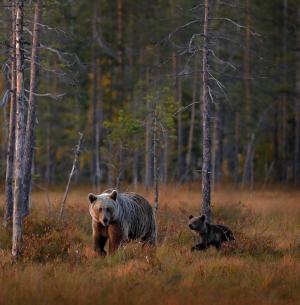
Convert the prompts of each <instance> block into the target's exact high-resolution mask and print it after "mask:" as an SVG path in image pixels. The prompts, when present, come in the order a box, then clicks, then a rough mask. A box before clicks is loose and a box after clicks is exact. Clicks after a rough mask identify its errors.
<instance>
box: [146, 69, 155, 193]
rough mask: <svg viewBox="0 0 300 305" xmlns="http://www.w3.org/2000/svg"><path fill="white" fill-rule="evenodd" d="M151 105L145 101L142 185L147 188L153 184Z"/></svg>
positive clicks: (147, 86) (147, 79)
mask: <svg viewBox="0 0 300 305" xmlns="http://www.w3.org/2000/svg"><path fill="white" fill-rule="evenodd" d="M145 91H146V93H148V91H149V69H148V68H147V71H146V88H145ZM151 119H152V118H151V105H150V103H149V101H147V117H146V133H145V181H144V185H145V187H146V188H149V187H151V186H152V184H153V170H152V160H153V158H152V156H153V151H152V130H151V126H152V123H151Z"/></svg>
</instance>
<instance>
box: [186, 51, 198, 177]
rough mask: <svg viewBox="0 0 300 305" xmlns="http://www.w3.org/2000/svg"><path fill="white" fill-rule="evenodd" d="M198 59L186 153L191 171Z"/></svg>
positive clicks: (188, 167) (195, 69)
mask: <svg viewBox="0 0 300 305" xmlns="http://www.w3.org/2000/svg"><path fill="white" fill-rule="evenodd" d="M197 61H198V58H197V57H196V59H195V65H194V77H193V88H192V108H191V119H190V129H189V139H188V150H187V154H186V167H187V171H190V166H191V161H192V149H193V140H194V129H195V114H196V98H197V83H198V78H197V76H198V71H197V69H198V65H197Z"/></svg>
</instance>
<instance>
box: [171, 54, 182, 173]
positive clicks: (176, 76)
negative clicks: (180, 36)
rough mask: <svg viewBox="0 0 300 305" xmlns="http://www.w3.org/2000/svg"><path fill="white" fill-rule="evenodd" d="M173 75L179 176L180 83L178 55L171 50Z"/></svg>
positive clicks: (180, 138) (180, 164)
mask: <svg viewBox="0 0 300 305" xmlns="http://www.w3.org/2000/svg"><path fill="white" fill-rule="evenodd" d="M172 59H173V77H174V90H175V101H176V104H177V108H178V110H179V111H178V113H177V176H178V178H181V176H182V174H183V154H182V145H183V141H182V112H181V107H182V83H181V78H180V76H179V71H180V60H179V57H178V56H177V55H176V54H175V52H173V55H172Z"/></svg>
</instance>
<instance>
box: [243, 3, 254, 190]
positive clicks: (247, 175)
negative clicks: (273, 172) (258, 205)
mask: <svg viewBox="0 0 300 305" xmlns="http://www.w3.org/2000/svg"><path fill="white" fill-rule="evenodd" d="M250 8H251V0H246V17H245V18H246V20H245V25H246V32H245V48H244V83H245V99H246V113H245V123H246V143H245V150H244V154H245V164H244V172H243V181H242V183H243V184H249V183H250V182H251V177H252V175H253V174H252V173H251V169H252V166H251V160H250V159H249V158H247V152H248V151H249V149H248V147H249V145H250V142H251V124H252V104H251V103H252V101H251V98H252V96H251V11H250Z"/></svg>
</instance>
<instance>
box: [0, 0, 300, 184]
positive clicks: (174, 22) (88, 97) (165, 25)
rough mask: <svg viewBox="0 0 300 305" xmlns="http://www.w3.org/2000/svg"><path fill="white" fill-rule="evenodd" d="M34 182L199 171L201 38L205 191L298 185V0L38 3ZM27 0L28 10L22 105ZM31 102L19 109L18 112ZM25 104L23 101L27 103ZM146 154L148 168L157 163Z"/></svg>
mask: <svg viewBox="0 0 300 305" xmlns="http://www.w3.org/2000/svg"><path fill="white" fill-rule="evenodd" d="M41 2H42V3H41V4H40V5H41V6H42V7H41V21H40V41H39V42H38V47H37V49H38V53H39V61H38V63H37V86H36V89H35V92H34V95H35V98H36V100H37V114H36V141H35V146H34V162H33V168H32V175H33V180H34V182H35V183H37V184H46V185H57V184H60V183H61V182H64V181H65V180H66V179H67V174H68V172H69V171H70V168H71V166H72V162H73V148H74V147H75V145H76V143H77V141H78V132H82V133H83V134H84V140H83V148H82V153H81V156H80V167H79V171H80V172H79V173H77V175H76V180H77V182H78V183H79V182H82V183H93V185H94V186H95V187H96V186H97V185H99V183H105V184H107V185H116V184H120V183H121V182H129V183H133V184H135V185H137V184H138V183H143V184H144V185H145V186H151V185H152V184H153V180H154V176H155V173H154V172H155V170H154V167H157V170H158V178H159V179H160V180H161V182H164V183H168V182H172V181H176V182H180V183H182V182H185V181H191V180H195V179H198V178H199V177H201V170H202V155H203V152H202V147H203V145H202V123H203V122H202V119H203V116H202V111H201V107H202V100H203V99H202V96H203V86H202V71H203V65H202V53H203V50H204V49H203V45H204V42H205V40H206V38H207V44H208V45H207V51H208V52H207V55H208V56H207V59H208V64H207V67H208V71H207V72H208V88H209V90H208V91H209V92H208V96H209V99H210V103H211V113H210V120H209V124H210V130H211V147H212V148H211V149H212V152H211V153H212V154H211V155H212V157H211V163H212V170H211V171H212V177H213V179H212V180H213V181H212V183H219V182H222V181H232V182H234V183H236V184H238V185H240V184H242V185H249V186H250V187H253V184H254V181H255V182H257V181H258V182H261V183H268V182H282V183H291V184H297V183H298V182H299V179H300V171H299V167H300V166H299V165H300V152H299V151H300V142H299V140H300V59H299V47H300V32H299V19H300V18H299V14H300V6H299V2H298V1H297V0H294V1H292V0H291V1H287V0H275V1H274V0H272V1H271V0H270V1H263V2H261V1H256V0H236V1H218V0H216V1H210V12H209V17H208V33H207V37H205V36H204V35H203V16H204V4H203V3H201V2H200V3H199V2H197V1H190V0H184V1H182V0H170V1H158V0H155V1H130V0H129V1H124V0H116V1H105V0H99V1H92V2H89V1H83V0H78V1H41ZM34 5H35V3H34V2H33V1H25V5H24V37H23V40H24V41H23V45H24V51H25V55H24V90H25V99H26V100H27V101H28V99H29V92H30V90H29V86H30V70H31V69H30V62H31V61H30V56H31V49H32V35H33V25H34ZM1 8H2V9H1V31H0V35H1V54H0V56H1V65H2V75H1V82H0V84H1V87H0V88H1V95H2V100H1V108H0V111H1V121H0V124H1V126H0V128H1V138H0V154H1V160H0V174H1V179H2V181H4V180H5V172H6V158H7V143H8V134H9V128H8V125H9V113H10V111H9V107H10V106H9V99H8V96H9V82H10V74H9V67H10V62H11V56H10V41H11V39H12V29H11V1H1ZM25 104H26V103H25ZM25 106H26V105H25ZM154 154H155V155H156V163H155V164H156V165H153V164H154V163H153V159H154Z"/></svg>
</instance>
